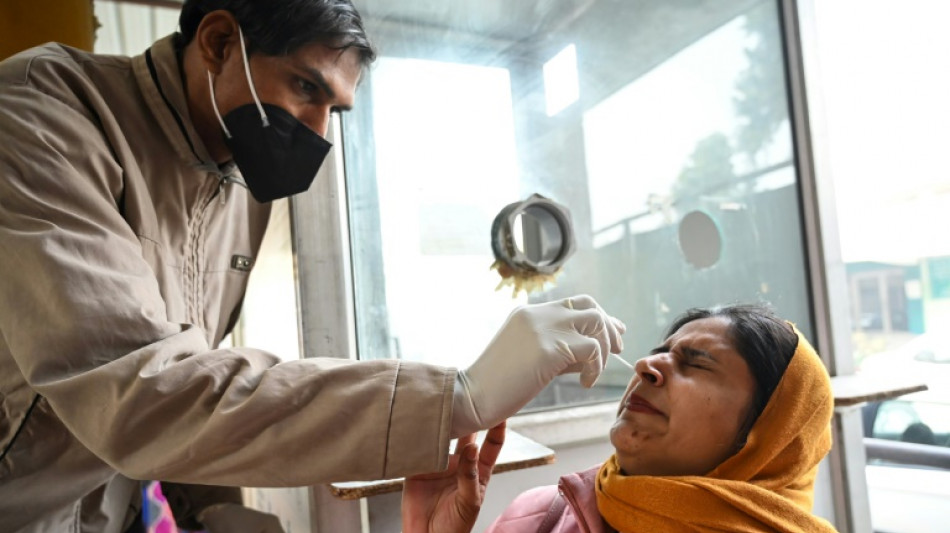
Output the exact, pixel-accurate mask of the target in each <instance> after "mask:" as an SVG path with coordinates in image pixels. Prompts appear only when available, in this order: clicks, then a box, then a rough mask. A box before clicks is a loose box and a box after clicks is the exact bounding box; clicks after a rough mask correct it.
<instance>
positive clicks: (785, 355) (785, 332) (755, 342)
mask: <svg viewBox="0 0 950 533" xmlns="http://www.w3.org/2000/svg"><path fill="white" fill-rule="evenodd" d="M714 317H723V318H726V319H728V320H729V324H730V325H729V329H728V332H729V337H730V339H729V340H731V341H732V344H733V345H734V346H735V347H736V350H737V351H738V352H739V355H741V356H742V358H743V359H745V362H746V364H748V365H749V370H750V371H751V372H752V376H753V378H754V379H755V383H756V388H755V394H754V396H753V398H752V408H751V409H750V410H749V414H748V416H747V417H746V420H745V422H744V424H743V426H742V427H741V428H740V429H739V435H738V439H739V440H738V445H739V446H740V447H741V446H742V445H744V444H745V440H746V437H747V436H748V434H749V430H751V429H752V425H753V424H755V421H756V420H757V419H758V418H759V415H760V414H762V411H763V410H764V409H765V405H766V404H767V403H769V398H771V397H772V391H774V390H775V387H777V386H778V382H779V381H780V380H781V379H782V375H783V374H785V369H786V368H788V363H789V362H790V361H791V360H792V356H793V355H795V349H796V348H797V347H798V335H797V334H795V331H794V330H793V329H792V327H791V326H790V325H789V324H788V322H786V321H784V320H782V319H781V318H779V317H777V316H776V315H775V314H774V313H773V312H772V310H771V309H770V308H769V307H767V306H765V305H760V304H742V305H729V306H722V307H713V308H709V309H700V308H695V309H689V310H687V311H686V312H685V313H683V314H682V315H680V316H679V317H678V318H677V319H676V320H675V321H673V324H672V325H671V326H670V328H669V331H667V334H666V337H667V338H669V337H670V335H673V334H674V333H676V332H677V331H678V330H679V329H680V328H681V327H683V326H684V325H686V324H688V323H690V322H692V321H694V320H699V319H703V318H714Z"/></svg>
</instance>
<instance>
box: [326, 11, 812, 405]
mask: <svg viewBox="0 0 950 533" xmlns="http://www.w3.org/2000/svg"><path fill="white" fill-rule="evenodd" d="M356 4H357V8H358V9H360V11H361V13H363V15H364V18H365V23H366V28H367V31H368V33H369V35H370V36H371V37H372V38H373V39H374V40H375V41H376V44H377V46H378V48H379V52H380V59H379V60H378V61H377V63H376V64H375V65H374V67H373V68H372V69H371V71H370V72H369V73H368V75H367V76H366V78H365V79H364V80H363V82H362V84H361V87H360V90H359V92H358V95H357V96H358V102H357V107H356V111H355V112H353V113H349V114H347V115H346V116H345V118H344V125H343V126H344V141H345V158H346V175H347V194H348V205H349V210H350V213H349V216H350V228H351V240H352V243H351V246H352V250H353V259H354V260H353V270H354V291H355V298H356V313H357V338H358V350H359V356H360V357H361V358H363V359H372V358H387V357H398V358H404V359H409V360H416V361H428V362H432V363H438V364H444V365H447V366H457V367H464V366H465V365H467V364H469V363H470V362H471V361H473V360H474V359H475V358H476V357H477V356H478V354H479V353H480V352H481V350H482V349H483V348H484V346H485V345H486V344H487V343H488V342H489V341H490V340H491V337H492V335H493V334H494V333H495V332H496V331H497V329H498V328H499V327H500V326H501V325H502V323H503V322H504V320H505V317H506V316H507V315H508V313H509V312H510V311H511V310H512V309H513V308H514V307H515V306H516V305H517V304H521V303H525V302H540V301H547V300H550V299H556V298H560V297H565V296H570V295H574V294H578V293H587V294H591V295H592V296H594V297H595V298H596V299H597V300H598V301H599V302H600V303H601V304H602V305H603V306H604V307H605V308H606V309H607V310H608V311H609V312H610V313H612V314H614V315H616V316H618V317H620V318H621V319H622V320H624V321H625V322H626V323H627V325H628V326H629V331H628V333H627V334H626V336H625V338H624V341H625V345H626V353H625V354H624V357H625V358H627V359H628V360H634V359H636V358H638V357H640V356H642V355H644V354H646V353H647V351H648V350H649V349H650V348H652V347H653V346H655V345H656V344H657V343H658V342H660V341H661V340H662V336H663V332H664V328H665V327H666V326H667V325H668V324H669V322H670V321H671V320H672V319H673V318H674V317H675V316H676V315H678V314H679V313H681V312H682V311H684V310H686V309H687V308H689V307H693V306H709V305H714V304H728V303H735V302H749V301H766V302H769V303H771V304H773V305H774V306H775V307H776V309H777V310H778V312H779V313H780V314H781V315H783V316H785V317H787V318H789V319H791V320H794V321H795V322H797V323H798V324H799V325H800V327H802V328H803V329H804V330H805V331H806V332H807V331H809V330H810V326H809V312H808V309H809V307H808V301H807V294H808V291H807V286H806V283H807V281H806V275H805V262H804V252H803V247H802V236H801V221H800V214H799V199H798V193H797V188H796V164H795V161H794V159H793V155H792V145H793V143H792V133H791V129H790V126H789V119H788V108H789V103H788V98H787V95H786V92H785V77H784V67H783V65H784V60H783V52H782V46H781V36H780V31H779V15H778V11H777V4H776V2H773V1H760V2H747V1H742V2H739V1H723V2H715V3H702V4H697V3H681V2H674V3H668V2H653V3H638V4H633V3H618V2H610V1H605V0H598V1H591V2H575V1H572V0H558V1H555V2H553V3H552V2H546V3H544V4H543V8H544V9H542V4H541V3H537V2H518V3H511V2H501V1H493V2H447V3H442V4H438V7H437V8H436V7H434V5H433V4H431V3H417V2H405V1H395V0H390V1H385V0H376V1H372V2H370V1H362V2H361V1H357V2H356ZM534 193H539V194H541V195H543V196H546V197H548V198H551V199H553V200H555V201H557V202H559V203H561V204H563V205H565V206H566V207H568V209H570V211H571V213H572V218H573V222H574V225H575V231H576V237H577V244H578V246H577V251H576V252H575V254H574V256H572V258H571V259H570V260H569V261H568V262H567V264H566V265H565V267H564V269H563V272H562V273H561V274H560V275H559V277H558V278H557V280H556V282H555V283H554V284H550V285H548V286H547V287H546V288H545V289H544V290H543V291H541V292H535V293H532V294H530V295H525V294H524V293H521V294H518V295H517V296H515V297H512V294H511V293H510V292H509V291H507V290H506V291H498V292H496V290H495V287H496V286H497V285H498V282H499V277H498V276H497V274H496V273H495V272H493V271H491V270H490V269H489V266H490V265H491V264H492V263H493V261H494V258H493V256H492V252H491V246H490V229H491V222H492V220H493V218H494V216H495V214H496V213H497V212H498V211H500V210H501V209H502V208H503V207H504V206H506V205H507V204H509V203H512V202H515V201H519V200H523V199H525V198H527V197H528V196H530V195H531V194H534ZM686 221H690V222H689V224H687V223H685V222H686ZM697 235H704V236H707V237H711V239H710V238H707V237H704V238H697ZM629 378H630V372H629V370H628V369H626V368H625V367H623V366H621V365H619V364H617V363H611V364H608V367H607V370H606V372H605V375H604V376H603V377H602V379H601V380H600V381H599V382H598V384H597V386H596V387H594V388H593V389H591V390H585V389H582V388H580V387H579V385H578V384H577V379H576V377H571V376H567V377H562V378H560V379H559V380H557V381H556V382H555V383H553V384H552V385H551V386H550V387H549V388H548V389H547V390H546V391H545V392H544V393H543V394H542V395H541V396H539V397H538V398H537V399H536V400H534V401H533V402H532V403H531V404H530V405H529V410H530V409H543V408H549V407H554V406H563V405H571V404H581V403H586V402H595V401H605V400H612V399H615V398H617V397H619V395H620V393H621V392H622V390H623V388H624V387H625V386H626V384H627V382H628V380H629Z"/></svg>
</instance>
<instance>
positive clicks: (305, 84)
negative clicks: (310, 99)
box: [297, 79, 319, 94]
mask: <svg viewBox="0 0 950 533" xmlns="http://www.w3.org/2000/svg"><path fill="white" fill-rule="evenodd" d="M297 85H298V86H300V90H301V91H303V92H305V93H307V94H313V93H316V92H318V91H319V88H318V87H317V86H316V85H314V84H312V83H310V82H309V81H307V80H302V79H298V80H297Z"/></svg>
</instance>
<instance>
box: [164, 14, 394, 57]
mask: <svg viewBox="0 0 950 533" xmlns="http://www.w3.org/2000/svg"><path fill="white" fill-rule="evenodd" d="M219 9H223V10H225V11H229V12H230V13H231V14H232V15H234V18H236V19H237V21H238V24H240V25H241V30H242V31H243V32H244V38H245V40H246V44H247V47H248V54H251V53H253V52H262V53H264V54H265V55H271V56H285V55H289V54H291V53H293V52H294V51H296V50H297V49H298V48H300V47H301V46H303V45H306V44H310V43H315V42H316V43H320V44H323V45H325V46H328V47H330V48H335V49H339V50H345V49H348V48H356V49H357V50H358V51H359V54H360V63H361V64H362V65H363V66H364V67H365V66H367V65H369V64H370V63H372V62H373V61H374V60H375V59H376V50H375V48H374V47H373V45H372V43H370V41H369V38H368V37H367V36H366V32H365V30H364V29H363V19H362V17H360V14H359V12H358V11H357V10H356V8H355V7H353V3H352V2H350V0H185V3H184V4H183V5H182V8H181V15H180V16H179V19H178V26H179V29H180V31H181V39H182V44H188V43H190V42H191V40H192V39H194V37H195V32H196V31H197V30H198V25H199V24H200V23H201V20H202V19H203V18H204V16H205V15H207V14H208V13H210V12H212V11H216V10H219Z"/></svg>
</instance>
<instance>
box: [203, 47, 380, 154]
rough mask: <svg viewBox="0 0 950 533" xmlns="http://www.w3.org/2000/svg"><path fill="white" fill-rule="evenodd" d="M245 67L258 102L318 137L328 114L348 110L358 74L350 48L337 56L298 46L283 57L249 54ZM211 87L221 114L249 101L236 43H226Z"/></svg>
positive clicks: (356, 54)
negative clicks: (285, 114)
mask: <svg viewBox="0 0 950 533" xmlns="http://www.w3.org/2000/svg"><path fill="white" fill-rule="evenodd" d="M249 63H250V71H251V77H252V79H253V81H254V87H255V89H256V90H257V95H258V97H259V98H260V100H261V102H262V103H266V104H273V105H277V106H280V107H281V108H283V109H284V110H286V111H287V112H289V113H290V114H291V115H293V116H294V117H296V118H297V120H299V121H301V122H302V123H304V124H306V125H307V126H308V127H309V128H310V129H312V130H313V131H315V132H317V133H318V134H320V135H321V136H323V137H326V134H327V128H328V127H329V123H330V113H332V112H336V111H345V110H348V109H350V108H352V107H353V100H354V98H355V91H356V86H357V83H358V82H359V79H360V74H361V71H362V67H361V64H360V56H359V52H358V51H357V50H356V49H354V48H349V49H346V50H344V51H342V52H341V51H340V50H336V49H333V48H330V47H327V46H325V45H322V44H317V43H312V44H308V45H304V46H302V47H300V48H298V49H297V50H296V51H295V52H293V53H292V54H290V55H287V56H268V55H264V54H261V53H255V54H252V55H251V56H250V57H249ZM214 87H215V99H216V100H217V103H218V109H219V110H220V112H221V115H222V116H224V115H226V114H227V113H228V112H229V111H231V110H232V109H235V108H237V107H240V106H242V105H245V104H250V103H253V102H254V100H253V97H252V96H251V89H250V86H249V85H248V82H247V76H246V74H245V73H244V63H243V60H242V59H241V48H240V43H239V42H237V41H234V42H233V43H232V44H231V45H230V47H229V50H228V53H227V56H226V57H225V60H224V63H223V65H222V69H221V73H220V74H219V75H218V76H217V77H216V78H215V81H214Z"/></svg>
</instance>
